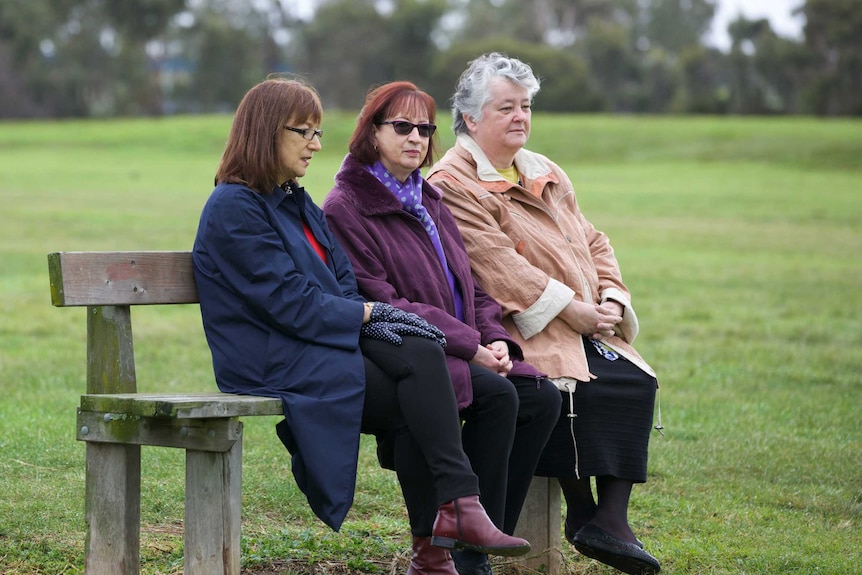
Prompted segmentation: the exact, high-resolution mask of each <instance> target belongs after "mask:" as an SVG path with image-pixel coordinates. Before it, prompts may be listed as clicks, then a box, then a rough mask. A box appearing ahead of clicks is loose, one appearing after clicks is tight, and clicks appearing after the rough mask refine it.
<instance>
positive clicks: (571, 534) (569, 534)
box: [563, 521, 644, 549]
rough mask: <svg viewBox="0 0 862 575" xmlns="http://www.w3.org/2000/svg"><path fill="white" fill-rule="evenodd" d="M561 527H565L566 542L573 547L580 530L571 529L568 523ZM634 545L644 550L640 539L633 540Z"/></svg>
mask: <svg viewBox="0 0 862 575" xmlns="http://www.w3.org/2000/svg"><path fill="white" fill-rule="evenodd" d="M563 525H564V526H565V527H564V529H563V531H564V533H565V536H566V541H568V542H569V543H571V544H572V545H574V544H575V533H577V532H578V529H580V528H575V527H573V526H572V525H571V524H570V523H569V522H568V521H565V522H564V523H563ZM635 545H637V546H638V547H640V548H641V549H643V548H644V543H643V541H641V540H640V539H635Z"/></svg>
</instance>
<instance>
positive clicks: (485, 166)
mask: <svg viewBox="0 0 862 575" xmlns="http://www.w3.org/2000/svg"><path fill="white" fill-rule="evenodd" d="M457 142H458V144H460V145H461V147H462V148H464V149H465V150H466V151H467V152H469V153H470V155H471V156H473V160H475V162H476V172H477V174H478V176H479V180H481V181H483V182H506V183H509V182H508V180H506V178H504V177H503V176H501V175H500V172H498V171H497V169H496V168H495V167H494V166H493V165H492V164H491V160H489V159H488V156H486V155H485V152H484V151H483V150H482V148H480V147H479V144H477V143H476V140H474V139H473V138H471V137H470V136H469V135H467V134H459V135H458V139H457ZM515 167H516V168H518V172H519V173H520V174H522V175H523V176H524V177H525V178H526V179H527V180H531V181H532V180H539V179H542V178H548V179H553V176H552V174H551V172H552V170H551V166H550V165H549V164H548V163H547V162H545V161H544V157H543V156H540V155H539V154H536V153H534V152H531V151H529V150H525V149H524V148H521V149H520V150H518V153H516V154H515Z"/></svg>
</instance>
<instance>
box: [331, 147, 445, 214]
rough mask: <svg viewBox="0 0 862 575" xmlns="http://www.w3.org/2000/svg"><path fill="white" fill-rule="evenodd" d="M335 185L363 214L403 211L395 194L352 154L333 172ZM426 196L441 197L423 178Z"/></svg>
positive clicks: (423, 193) (424, 194)
mask: <svg viewBox="0 0 862 575" xmlns="http://www.w3.org/2000/svg"><path fill="white" fill-rule="evenodd" d="M335 185H336V186H337V187H338V188H339V189H341V190H343V191H344V192H345V193H346V194H348V195H349V196H350V197H352V198H353V200H354V203H355V205H356V209H357V211H359V213H360V214H362V215H363V216H378V215H383V214H391V213H395V212H401V211H403V210H402V208H401V202H399V201H398V198H396V197H395V194H393V193H392V192H390V191H389V190H388V189H387V188H386V186H384V185H383V184H382V183H380V180H378V179H377V178H376V177H375V176H374V175H373V174H371V172H369V171H368V170H367V169H366V168H365V165H364V164H362V163H361V162H359V160H357V159H356V158H355V157H354V156H353V155H352V154H347V156H345V158H344V161H343V162H342V163H341V168H340V169H339V170H338V173H337V174H335ZM426 196H428V197H429V198H432V199H434V200H437V201H439V200H440V198H441V195H440V192H438V191H437V189H436V188H434V186H432V185H431V184H429V183H428V182H427V181H426V180H425V179H424V178H423V179H422V197H423V199H424V198H425V197H426ZM423 203H424V201H423Z"/></svg>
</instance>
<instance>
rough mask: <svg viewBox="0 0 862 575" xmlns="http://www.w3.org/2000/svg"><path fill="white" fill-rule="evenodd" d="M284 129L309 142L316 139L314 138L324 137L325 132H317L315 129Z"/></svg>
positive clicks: (288, 127)
mask: <svg viewBox="0 0 862 575" xmlns="http://www.w3.org/2000/svg"><path fill="white" fill-rule="evenodd" d="M284 129H285V130H290V131H291V132H296V133H297V134H299V135H300V136H302V137H303V138H305V139H306V140H308V141H309V142H310V141H311V140H313V139H314V136H317V138H318V139H320V138H322V137H323V130H315V129H314V128H293V127H291V126H284Z"/></svg>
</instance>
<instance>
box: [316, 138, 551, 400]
mask: <svg viewBox="0 0 862 575" xmlns="http://www.w3.org/2000/svg"><path fill="white" fill-rule="evenodd" d="M422 204H423V205H424V206H425V209H426V210H428V213H429V214H430V215H431V217H432V218H433V219H434V222H435V223H436V224H437V230H438V231H439V234H440V239H441V241H442V244H443V251H444V252H445V254H446V259H447V260H448V263H449V267H450V268H451V270H452V273H453V274H454V275H455V278H456V281H457V284H458V285H459V286H461V292H462V294H463V298H464V321H463V322H462V321H460V320H459V319H457V318H456V317H455V301H454V298H453V296H452V292H451V291H450V289H449V282H448V280H447V278H446V274H445V272H444V271H443V267H442V266H441V265H440V260H439V259H438V257H437V253H436V252H435V251H434V246H433V245H432V243H431V240H430V238H429V237H428V234H427V232H426V231H425V228H423V226H422V224H421V223H420V222H419V220H418V219H417V218H416V217H414V216H412V215H411V214H409V213H407V212H405V211H404V210H403V209H402V208H401V203H400V202H399V201H398V199H397V198H396V197H395V196H394V194H392V192H390V191H389V190H388V189H387V188H386V187H385V186H384V185H383V184H381V183H380V181H379V180H378V179H377V178H376V177H374V176H373V175H372V174H370V173H369V172H368V171H367V170H366V169H365V166H364V165H362V164H361V163H359V162H358V161H357V160H356V159H355V158H354V157H353V156H351V155H349V154H348V156H347V157H346V158H345V159H344V162H343V163H342V165H341V168H340V169H339V171H338V173H337V174H336V176H335V187H334V188H333V189H332V190H331V191H330V192H329V194H328V195H327V197H326V200H325V201H324V203H323V211H324V213H325V214H326V220H327V223H328V224H329V227H330V229H331V230H332V232H333V233H334V234H335V236H336V238H337V239H338V240H339V242H340V243H341V245H342V247H343V248H344V250H345V251H346V252H347V255H348V257H349V258H350V261H351V264H352V265H353V271H354V273H355V274H356V280H357V283H358V284H359V291H360V293H361V294H362V295H363V296H364V297H366V298H367V299H368V300H371V301H382V302H386V303H389V304H392V305H394V306H396V307H398V308H400V309H403V310H407V311H410V312H413V313H415V314H417V315H420V316H422V317H424V318H425V319H427V320H428V321H429V322H431V323H433V324H434V325H436V326H437V327H439V328H440V329H441V330H443V332H444V333H445V334H446V341H447V342H448V343H447V345H446V359H447V362H448V364H449V373H450V375H451V376H452V385H453V386H454V388H455V396H456V397H457V399H458V407H459V408H461V409H463V408H464V407H466V406H468V405H470V403H471V402H472V400H473V390H472V385H471V382H470V369H469V366H468V362H469V360H470V359H472V358H473V356H474V355H476V349H477V348H478V346H479V345H480V344H482V345H485V344H487V343H490V342H492V341H495V340H502V341H505V342H506V343H507V344H508V345H509V355H510V357H511V358H512V359H513V361H514V367H513V369H512V375H526V376H534V377H536V376H538V375H539V372H538V371H537V370H536V369H535V368H534V367H533V366H531V365H529V364H526V363H523V362H522V361H517V360H522V359H523V354H522V352H521V348H520V347H519V346H518V344H516V343H515V342H514V341H513V340H512V339H511V338H510V337H509V335H508V334H507V333H506V330H505V329H503V327H502V325H501V323H500V321H501V317H502V311H501V308H500V306H499V304H498V303H497V302H496V301H495V300H494V299H493V298H491V296H489V295H488V294H486V293H485V291H484V290H483V289H482V288H481V287H479V285H478V283H476V281H475V280H474V278H473V275H472V273H471V271H470V261H469V259H468V258H467V252H466V250H465V248H464V243H463V241H462V240H461V234H460V232H459V231H458V226H457V225H456V224H455V219H454V218H453V216H452V214H451V212H450V211H449V209H448V208H447V207H446V206H445V205H443V203H442V202H441V195H440V192H438V191H437V190H436V189H435V188H434V187H432V186H431V185H430V184H429V183H427V182H423V187H422Z"/></svg>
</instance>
